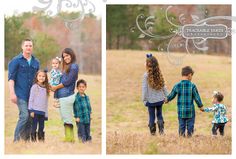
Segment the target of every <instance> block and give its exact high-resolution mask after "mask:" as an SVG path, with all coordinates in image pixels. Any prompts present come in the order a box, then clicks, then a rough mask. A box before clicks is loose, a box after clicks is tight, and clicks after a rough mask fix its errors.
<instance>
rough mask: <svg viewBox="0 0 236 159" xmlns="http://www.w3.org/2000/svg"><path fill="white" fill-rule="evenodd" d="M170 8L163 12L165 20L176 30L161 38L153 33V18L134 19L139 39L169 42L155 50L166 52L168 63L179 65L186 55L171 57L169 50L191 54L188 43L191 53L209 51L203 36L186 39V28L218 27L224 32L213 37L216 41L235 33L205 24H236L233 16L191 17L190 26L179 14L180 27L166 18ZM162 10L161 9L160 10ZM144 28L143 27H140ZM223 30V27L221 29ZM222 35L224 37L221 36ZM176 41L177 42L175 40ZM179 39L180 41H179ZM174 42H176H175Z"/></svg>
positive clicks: (171, 30)
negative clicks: (225, 22) (190, 44)
mask: <svg viewBox="0 0 236 159" xmlns="http://www.w3.org/2000/svg"><path fill="white" fill-rule="evenodd" d="M171 8H172V6H168V7H167V8H166V10H165V18H166V21H167V22H168V23H169V24H170V25H171V26H173V27H174V28H176V29H173V28H170V30H169V32H170V34H168V35H165V36H161V35H158V34H155V33H153V27H154V25H157V24H156V23H155V22H154V21H155V17H154V16H149V17H147V18H146V19H145V16H144V15H143V14H140V15H138V16H137V17H136V27H137V29H138V30H139V31H140V32H141V34H140V35H139V38H145V37H146V38H148V42H150V41H152V40H166V39H167V40H169V42H168V44H167V45H166V46H165V48H164V47H163V46H164V45H163V44H162V43H161V44H160V45H159V46H158V47H157V48H158V50H159V51H161V52H167V57H168V60H169V62H170V63H172V64H175V65H180V64H182V62H183V58H184V56H185V55H186V54H183V55H181V56H179V57H177V56H174V55H171V50H172V49H181V50H185V51H186V52H187V54H189V53H191V52H190V50H189V42H190V41H191V42H192V43H193V47H194V48H193V50H194V51H192V52H195V50H199V51H207V50H208V49H209V47H208V46H207V44H206V43H205V42H206V40H207V38H205V35H204V36H203V37H198V36H196V37H191V38H189V37H186V36H184V35H185V34H184V33H186V28H185V27H186V26H187V25H188V26H189V25H191V26H190V28H191V27H196V28H197V29H199V28H203V29H205V28H206V27H218V29H219V27H220V26H221V30H223V31H224V33H223V34H222V36H221V37H215V38H216V39H225V38H226V37H227V36H231V34H232V33H234V32H235V31H233V30H232V29H231V28H228V27H227V26H225V25H224V26H225V28H226V29H225V30H224V29H222V24H216V25H208V24H207V22H209V21H214V20H230V21H234V22H236V17H234V16H213V17H208V18H205V19H200V18H199V17H198V16H197V15H191V18H192V21H193V23H192V24H186V18H185V15H184V14H180V15H179V17H178V20H179V22H180V24H181V25H178V24H174V23H173V22H172V20H171V19H170V18H169V16H168V12H169V10H170V9H171ZM161 10H162V8H161ZM204 14H207V10H206V11H205V13H204ZM140 22H143V23H144V24H143V25H141V24H140ZM141 26H144V27H141ZM223 28H224V27H223ZM134 30H135V28H134V27H132V30H131V31H132V32H134ZM212 30H214V29H212ZM216 35H217V36H219V35H218V34H216ZM223 35H224V36H223ZM209 38H211V39H212V38H214V37H209ZM176 39H177V40H176ZM180 39H181V40H180ZM175 41H176V42H175Z"/></svg>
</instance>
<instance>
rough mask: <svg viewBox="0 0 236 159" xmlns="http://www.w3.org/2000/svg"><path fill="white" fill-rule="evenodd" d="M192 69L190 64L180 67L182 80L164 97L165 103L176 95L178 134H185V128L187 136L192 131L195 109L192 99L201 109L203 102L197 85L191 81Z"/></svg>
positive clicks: (190, 134) (189, 135)
mask: <svg viewBox="0 0 236 159" xmlns="http://www.w3.org/2000/svg"><path fill="white" fill-rule="evenodd" d="M193 74H194V71H193V70H192V68H191V67H190V66H186V67H184V68H182V80H181V81H180V82H178V83H177V84H175V86H174V87H173V89H172V91H171V93H170V94H169V95H168V97H167V99H166V101H165V102H166V103H168V102H169V101H171V100H172V99H174V98H175V96H176V95H178V99H177V107H178V120H179V135H180V136H185V130H186V129H187V134H188V137H191V136H192V134H193V131H194V122H195V109H194V104H193V100H195V102H196V103H197V105H198V107H199V108H200V109H201V110H203V104H202V101H201V98H200V96H199V93H198V90H197V86H196V85H195V84H194V83H192V82H191V80H192V76H193Z"/></svg>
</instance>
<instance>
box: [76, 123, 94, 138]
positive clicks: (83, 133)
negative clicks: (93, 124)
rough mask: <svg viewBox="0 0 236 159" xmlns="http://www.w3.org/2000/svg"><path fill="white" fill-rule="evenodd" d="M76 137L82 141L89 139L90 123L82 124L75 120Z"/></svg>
mask: <svg viewBox="0 0 236 159" xmlns="http://www.w3.org/2000/svg"><path fill="white" fill-rule="evenodd" d="M76 125H77V130H78V131H77V132H78V138H79V139H81V140H82V142H86V141H90V140H91V139H92V137H91V136H90V123H89V124H84V123H81V122H76Z"/></svg>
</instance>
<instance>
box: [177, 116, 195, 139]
mask: <svg viewBox="0 0 236 159" xmlns="http://www.w3.org/2000/svg"><path fill="white" fill-rule="evenodd" d="M178 119H179V135H180V136H185V130H186V129H187V134H188V137H191V136H192V135H193V132H194V123H195V116H193V117H192V118H180V117H178Z"/></svg>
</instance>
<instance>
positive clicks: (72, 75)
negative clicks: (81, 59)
mask: <svg viewBox="0 0 236 159" xmlns="http://www.w3.org/2000/svg"><path fill="white" fill-rule="evenodd" d="M78 72H79V67H78V65H77V64H72V65H71V68H70V72H69V73H68V75H67V78H66V79H64V80H62V81H61V83H62V84H63V86H64V87H67V86H69V85H71V84H72V83H73V82H74V79H75V78H76V79H77V77H78Z"/></svg>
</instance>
